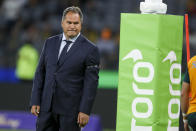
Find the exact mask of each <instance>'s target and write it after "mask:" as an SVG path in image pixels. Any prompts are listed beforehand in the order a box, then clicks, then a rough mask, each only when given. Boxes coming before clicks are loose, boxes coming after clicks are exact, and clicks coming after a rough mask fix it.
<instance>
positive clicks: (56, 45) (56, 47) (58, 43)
mask: <svg viewBox="0 0 196 131" xmlns="http://www.w3.org/2000/svg"><path fill="white" fill-rule="evenodd" d="M62 37H63V34H60V35H59V37H58V39H57V43H56V44H55V50H54V54H55V64H57V62H58V55H59V49H60V46H61V41H62Z"/></svg>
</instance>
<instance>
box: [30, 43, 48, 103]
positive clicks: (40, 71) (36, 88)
mask: <svg viewBox="0 0 196 131" xmlns="http://www.w3.org/2000/svg"><path fill="white" fill-rule="evenodd" d="M46 44H47V41H46V42H45V43H44V47H43V49H42V52H41V56H40V59H39V63H38V66H37V69H36V72H35V77H34V80H33V88H32V93H31V101H30V106H32V105H40V103H41V95H42V89H43V86H44V79H45V73H46V70H45V52H46Z"/></svg>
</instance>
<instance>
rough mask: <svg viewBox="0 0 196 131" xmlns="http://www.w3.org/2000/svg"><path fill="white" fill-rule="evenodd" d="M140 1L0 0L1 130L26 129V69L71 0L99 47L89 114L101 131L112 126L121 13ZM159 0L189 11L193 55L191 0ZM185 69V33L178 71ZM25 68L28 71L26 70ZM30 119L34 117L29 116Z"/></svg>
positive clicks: (173, 10)
mask: <svg viewBox="0 0 196 131" xmlns="http://www.w3.org/2000/svg"><path fill="white" fill-rule="evenodd" d="M141 1H144V0H0V131H8V130H9V131H10V130H12V131H28V128H27V126H28V124H29V123H26V124H25V125H26V126H25V127H23V126H21V127H20V126H19V125H18V123H19V124H21V123H23V122H22V119H23V118H22V117H21V116H22V115H24V116H28V115H29V113H28V112H29V107H28V104H29V99H30V93H31V88H32V75H31V74H32V71H31V70H33V69H34V66H35V65H36V63H37V61H38V60H37V59H38V57H39V55H40V52H41V49H42V46H43V43H44V40H45V39H46V38H47V37H49V36H52V35H55V34H59V33H61V32H62V30H61V23H60V22H61V16H62V12H63V10H64V9H65V8H66V7H68V6H72V5H74V6H79V7H80V8H81V9H82V11H83V13H84V23H83V29H82V33H83V34H84V35H86V36H87V37H88V38H89V39H90V40H91V41H93V42H94V43H95V44H97V46H98V47H99V49H100V53H101V70H100V81H99V89H98V94H97V97H96V100H95V104H94V107H93V111H92V114H94V116H95V118H97V120H98V123H99V125H100V126H102V128H103V130H104V131H115V125H116V104H117V84H118V53H119V52H118V49H119V38H120V36H119V35H120V33H119V32H120V13H140V11H139V4H140V2H141ZM163 2H164V3H166V4H167V5H168V11H167V14H173V15H184V14H185V13H188V14H189V26H190V27H189V29H190V50H191V56H193V55H195V52H196V25H195V23H196V1H195V0H187V1H185V0H163ZM27 45H29V46H30V47H29V46H27ZM24 50H25V51H24ZM51 53H52V52H51ZM32 54H33V55H32ZM21 63H22V64H21ZM25 63H26V64H25ZM28 64H30V65H31V66H28V67H29V68H27V69H24V68H22V71H21V67H23V66H25V65H28ZM25 67H27V66H25ZM185 70H186V47H185V39H184V44H183V56H182V72H183V73H184V72H185ZM16 72H17V73H16ZM24 72H25V73H26V74H27V72H28V73H29V75H28V76H25V75H24V74H23V73H24ZM20 114H22V115H20ZM25 114H26V115H25ZM17 115H18V116H17ZM18 117H21V118H18ZM17 119H18V121H17ZM25 119H28V117H27V118H25ZM29 119H33V118H32V116H29ZM33 120H34V119H33ZM33 124H35V123H30V126H32V125H33ZM23 125H24V124H23ZM33 126H34V125H33ZM180 130H182V129H180ZM29 131H30V129H29Z"/></svg>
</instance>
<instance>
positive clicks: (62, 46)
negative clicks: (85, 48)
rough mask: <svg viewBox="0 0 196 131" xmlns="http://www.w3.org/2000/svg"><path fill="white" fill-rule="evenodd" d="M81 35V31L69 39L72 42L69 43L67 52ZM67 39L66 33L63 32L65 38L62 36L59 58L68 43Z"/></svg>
mask: <svg viewBox="0 0 196 131" xmlns="http://www.w3.org/2000/svg"><path fill="white" fill-rule="evenodd" d="M79 35H80V33H79V34H78V35H77V36H75V37H74V38H71V39H68V41H71V44H70V45H69V47H68V49H67V52H68V51H69V50H70V48H71V47H72V45H73V44H74V42H75V41H76V40H77V38H78V37H79ZM65 40H67V39H66V37H65V34H64V33H63V38H62V41H61V46H60V49H59V55H58V59H59V57H60V54H61V52H62V51H63V48H64V46H65V45H66V44H67V43H66V41H65Z"/></svg>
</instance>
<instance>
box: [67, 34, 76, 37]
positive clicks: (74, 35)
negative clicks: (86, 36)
mask: <svg viewBox="0 0 196 131" xmlns="http://www.w3.org/2000/svg"><path fill="white" fill-rule="evenodd" d="M68 36H69V38H74V37H76V36H77V34H73V35H68Z"/></svg>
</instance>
